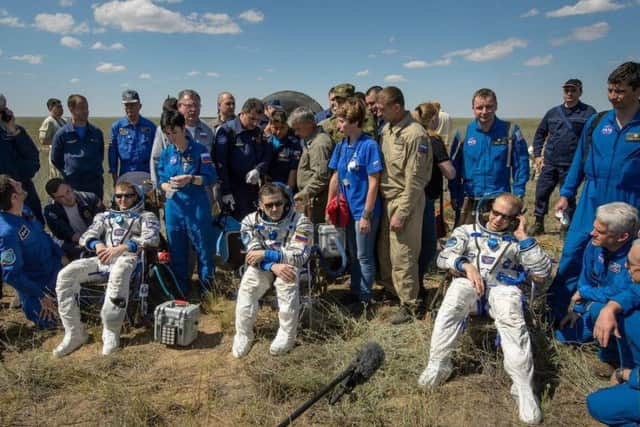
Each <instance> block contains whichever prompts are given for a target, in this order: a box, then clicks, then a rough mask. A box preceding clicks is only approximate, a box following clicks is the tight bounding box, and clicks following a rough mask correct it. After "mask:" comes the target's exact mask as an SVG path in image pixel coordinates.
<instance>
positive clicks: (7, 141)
mask: <svg viewBox="0 0 640 427" xmlns="http://www.w3.org/2000/svg"><path fill="white" fill-rule="evenodd" d="M38 169H40V157H39V152H38V149H37V148H36V146H35V144H34V143H33V140H32V139H31V137H30V136H29V134H28V133H27V131H26V130H25V129H24V128H23V127H22V126H19V125H17V124H16V118H15V115H14V114H13V112H12V111H11V110H10V109H9V108H7V100H6V98H5V97H4V95H2V94H0V173H2V174H7V175H9V176H10V177H11V178H13V179H15V180H17V181H20V183H21V184H22V188H24V189H25V190H26V191H27V200H26V201H25V204H26V205H27V206H28V207H29V209H31V212H32V213H33V215H34V216H35V217H36V219H37V220H38V221H40V222H41V223H42V224H44V218H43V217H42V207H41V205H40V199H39V198H38V192H37V191H36V187H35V185H33V181H32V178H33V177H34V176H35V174H36V172H38Z"/></svg>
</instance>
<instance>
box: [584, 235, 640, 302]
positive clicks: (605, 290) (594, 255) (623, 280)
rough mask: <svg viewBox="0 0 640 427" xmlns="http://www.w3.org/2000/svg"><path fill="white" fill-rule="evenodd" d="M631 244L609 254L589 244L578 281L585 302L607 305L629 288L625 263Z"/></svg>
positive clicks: (599, 247)
mask: <svg viewBox="0 0 640 427" xmlns="http://www.w3.org/2000/svg"><path fill="white" fill-rule="evenodd" d="M631 243H632V241H631V240H629V241H628V242H627V243H626V244H624V245H623V246H622V247H621V248H620V249H618V250H617V251H616V252H609V251H608V250H606V249H605V248H603V247H602V246H594V245H593V243H591V241H590V242H589V244H588V245H587V247H586V248H585V250H584V255H583V257H582V259H583V262H582V271H581V272H580V278H579V280H578V291H579V292H580V296H581V297H582V299H583V300H585V301H591V302H600V303H603V304H606V303H607V302H608V301H609V299H610V298H611V297H612V296H613V295H616V294H618V293H620V292H622V291H624V290H626V289H627V288H628V287H629V281H628V278H629V272H628V270H627V269H626V268H625V267H624V263H625V261H626V259H627V254H628V253H629V249H630V248H631Z"/></svg>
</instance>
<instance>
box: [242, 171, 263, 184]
mask: <svg viewBox="0 0 640 427" xmlns="http://www.w3.org/2000/svg"><path fill="white" fill-rule="evenodd" d="M245 179H246V180H247V184H253V185H258V182H260V171H259V170H258V169H251V170H250V171H249V172H248V173H247V175H246V176H245Z"/></svg>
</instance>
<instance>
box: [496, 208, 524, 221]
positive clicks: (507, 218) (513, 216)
mask: <svg viewBox="0 0 640 427" xmlns="http://www.w3.org/2000/svg"><path fill="white" fill-rule="evenodd" d="M491 214H492V215H493V216H497V217H500V218H504V219H506V220H512V219H514V218H515V217H517V216H518V215H507V214H505V213H502V212H498V211H497V210H495V209H491Z"/></svg>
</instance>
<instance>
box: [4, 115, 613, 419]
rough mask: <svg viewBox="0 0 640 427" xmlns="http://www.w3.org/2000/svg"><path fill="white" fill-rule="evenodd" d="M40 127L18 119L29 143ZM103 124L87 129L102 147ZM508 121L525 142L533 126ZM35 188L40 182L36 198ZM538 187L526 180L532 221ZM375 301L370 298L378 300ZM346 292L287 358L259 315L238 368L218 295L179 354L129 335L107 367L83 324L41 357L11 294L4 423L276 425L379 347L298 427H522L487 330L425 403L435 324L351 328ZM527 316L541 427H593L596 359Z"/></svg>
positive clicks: (46, 346)
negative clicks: (368, 364)
mask: <svg viewBox="0 0 640 427" xmlns="http://www.w3.org/2000/svg"><path fill="white" fill-rule="evenodd" d="M39 121H40V119H33V120H20V122H21V123H22V124H23V125H26V127H27V129H28V130H29V132H30V133H31V135H32V136H35V135H36V133H35V131H34V129H36V128H37V126H38V125H39ZM111 121H112V119H96V120H95V121H94V122H95V123H96V124H98V125H99V126H100V127H101V128H102V129H103V130H104V131H105V135H107V134H108V131H107V129H108V127H109V124H110V123H111ZM461 122H462V120H456V121H455V122H454V124H455V125H456V126H460V123H461ZM518 122H519V123H520V124H521V125H522V127H523V132H524V134H525V136H526V138H527V139H528V140H529V141H530V140H531V138H532V135H533V132H534V131H535V126H536V125H537V120H535V119H531V120H518ZM43 164H46V163H45V162H44V159H43ZM43 182H44V177H43V176H40V177H39V179H38V186H39V188H42V183H43ZM107 182H108V181H107ZM534 188H535V182H533V181H531V182H530V183H529V185H528V188H527V194H528V196H527V199H526V202H527V205H528V206H529V212H532V204H533V200H532V199H533V193H534ZM555 197H557V196H554V199H555ZM547 230H548V231H549V233H548V234H547V235H545V236H543V237H541V238H540V242H541V244H542V245H543V247H544V248H545V249H547V250H548V251H549V253H550V254H551V255H552V256H553V257H554V258H556V259H557V258H558V257H559V255H560V249H561V245H562V242H561V241H560V239H559V237H558V225H557V223H556V221H555V220H553V219H549V220H548V221H547ZM218 275H219V277H218V281H219V283H221V284H222V286H223V287H225V288H226V289H228V290H231V289H233V288H234V287H235V286H236V285H237V279H234V278H232V276H231V275H230V274H228V272H225V271H223V270H222V269H220V270H219V272H218ZM441 277H442V276H441V274H440V273H434V274H433V275H431V276H430V277H429V278H428V280H427V282H426V283H425V285H426V286H427V287H428V288H429V291H430V293H431V294H432V293H433V292H434V291H435V288H436V287H437V286H438V284H439V282H440V280H441ZM5 289H6V287H5ZM8 291H9V292H10V290H8ZM9 292H8V293H9ZM381 292H382V290H381V289H379V288H377V287H376V295H379V294H380V293H381ZM344 293H345V285H340V286H338V285H336V286H331V287H330V288H329V291H328V294H327V295H326V296H324V297H323V298H322V299H321V300H320V302H319V304H318V306H316V309H315V311H314V315H313V317H312V320H313V321H312V323H311V324H310V325H309V324H305V327H303V328H302V329H301V331H300V333H299V338H298V345H297V346H296V348H294V349H293V350H292V351H291V352H290V353H289V354H287V355H285V356H282V357H277V358H276V357H272V356H270V355H269V352H268V347H269V343H270V340H271V339H273V337H274V335H275V331H276V329H277V314H276V312H275V311H274V310H273V309H271V308H270V307H269V304H265V305H264V307H263V308H262V309H261V310H260V312H259V315H258V322H257V331H256V337H257V340H256V344H255V345H254V347H253V349H252V351H251V353H250V354H249V356H248V357H247V358H246V359H243V360H240V361H238V360H235V359H234V358H233V357H232V356H231V342H232V338H233V332H234V327H233V319H234V302H233V301H229V300H227V299H225V298H222V297H220V298H214V299H212V300H210V301H206V302H205V303H204V304H203V309H204V311H205V313H204V315H203V316H202V317H201V321H200V325H199V330H200V335H199V338H198V340H197V341H196V342H195V343H194V345H192V346H191V347H189V348H186V349H172V348H166V347H164V346H162V345H160V344H157V343H154V342H153V338H152V331H150V330H145V329H128V330H127V331H125V333H124V334H123V347H124V348H123V349H122V351H120V352H118V353H117V354H115V355H113V356H110V357H103V356H101V355H100V351H101V342H100V332H101V329H100V326H99V325H96V324H93V325H92V326H91V329H90V332H91V336H92V339H91V340H90V343H89V344H87V345H85V346H83V347H82V348H81V349H80V350H79V351H77V352H75V353H73V354H71V355H70V356H68V357H66V358H64V359H62V360H57V359H54V358H53V357H52V356H51V350H52V349H53V348H54V347H55V346H56V345H57V344H58V342H59V341H60V340H61V339H62V335H63V333H62V331H50V332H38V331H35V330H34V329H33V328H32V326H31V325H29V324H28V323H27V322H26V321H25V319H24V316H23V315H22V313H21V312H20V311H19V310H11V309H9V308H8V305H9V302H10V300H11V297H10V295H7V296H5V298H4V299H2V300H0V307H1V308H0V408H2V409H1V410H0V425H2V426H39V425H47V426H49V425H114V426H115V425H118V426H119V425H123V426H147V425H151V426H165V425H166V426H172V425H185V426H210V425H214V426H264V425H275V424H277V423H278V422H279V421H281V420H282V419H283V418H284V417H285V416H286V415H287V414H289V413H290V412H291V411H293V409H295V408H296V407H297V406H298V405H300V404H301V403H302V402H304V401H305V400H307V399H308V398H310V397H311V396H312V395H313V393H314V392H315V391H317V390H318V389H319V388H320V387H321V386H322V385H323V384H326V383H327V382H329V381H330V380H331V379H332V377H333V375H335V374H336V373H337V372H340V371H341V370H343V369H344V368H345V367H346V365H347V364H348V363H349V362H350V360H351V359H352V358H353V356H354V355H355V353H356V352H357V350H358V349H359V348H360V347H361V346H362V344H363V343H365V342H367V341H377V342H379V343H380V344H381V346H382V347H383V348H384V350H385V352H386V361H385V364H384V365H383V367H382V368H381V369H380V370H379V371H378V372H377V373H376V374H375V375H374V377H373V378H372V379H371V381H369V382H368V383H367V384H365V385H363V386H360V387H359V388H357V389H356V390H355V392H354V394H352V395H350V396H345V397H344V398H343V399H342V400H341V401H340V402H339V403H338V404H336V405H335V406H329V405H328V404H327V402H326V400H324V399H323V400H321V401H319V402H318V403H317V404H316V405H315V406H314V407H312V408H311V409H310V410H309V411H307V412H306V413H305V415H303V416H302V417H301V418H300V419H299V420H298V421H296V422H295V423H294V425H305V426H407V427H409V426H446V427H456V426H461V427H462V426H470V425H474V426H512V425H513V426H515V425H520V423H519V421H518V415H517V408H516V404H515V402H514V401H513V399H512V398H511V396H510V395H509V385H510V380H509V379H508V377H507V375H506V374H505V372H504V370H503V368H502V356H501V352H500V351H499V350H498V349H496V348H495V347H494V345H493V344H492V343H493V336H492V334H493V332H492V331H491V329H488V328H487V327H486V322H483V321H481V320H475V319H473V320H472V321H471V322H470V327H469V330H468V331H467V333H466V334H465V335H464V338H463V339H462V342H461V346H460V347H459V350H458V351H456V353H455V366H456V370H455V372H454V376H453V378H452V379H451V380H450V381H449V382H447V383H446V384H445V385H443V386H442V387H440V388H439V389H437V390H436V391H433V392H425V391H422V390H420V389H418V387H417V386H416V381H417V378H418V375H419V374H420V372H421V371H422V370H423V369H424V367H425V364H426V357H427V350H428V344H429V339H430V335H431V325H432V319H431V316H429V315H427V316H426V318H425V319H424V320H422V321H418V322H414V323H411V324H407V325H401V326H392V325H390V324H389V322H388V320H387V318H388V317H389V315H391V313H392V309H393V308H391V307H388V306H386V305H380V306H378V308H377V310H376V312H375V313H374V315H373V316H372V318H371V319H369V320H365V319H352V318H349V317H345V316H344V315H343V314H341V312H340V311H339V310H337V309H336V308H335V307H336V306H335V305H334V304H332V301H334V300H338V299H340V298H341V297H342V296H343V295H344ZM531 317H532V319H530V321H531V322H530V323H531V325H532V326H531V330H532V339H533V343H534V353H535V363H536V378H535V381H536V388H537V391H538V392H539V394H540V396H541V399H542V407H543V413H544V417H545V421H544V425H546V426H575V425H581V426H591V425H596V423H595V422H594V421H593V420H591V418H590V417H589V415H588V413H587V411H586V407H585V405H584V397H585V395H586V394H587V393H588V392H590V391H592V390H595V389H596V388H598V387H601V386H604V385H605V382H603V381H602V380H598V379H597V378H595V377H594V376H592V375H591V374H590V371H589V368H588V366H589V363H590V362H591V361H593V360H595V353H594V348H593V347H592V346H584V347H582V348H578V349H569V348H567V347H562V346H558V345H557V344H556V343H555V342H554V341H553V340H550V339H549V336H550V331H549V330H548V329H547V327H546V325H545V324H544V322H542V321H541V319H540V318H538V316H537V315H533V316H531Z"/></svg>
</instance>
